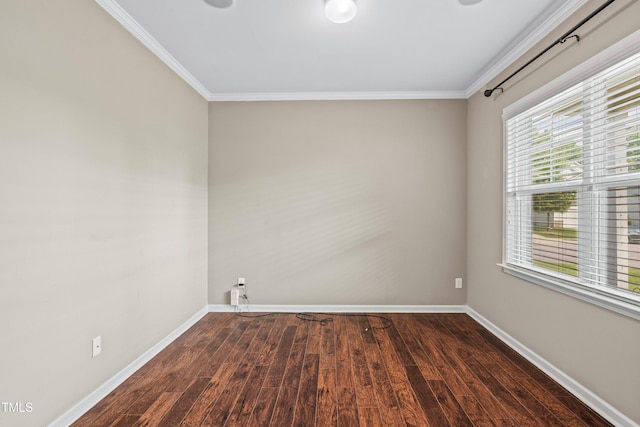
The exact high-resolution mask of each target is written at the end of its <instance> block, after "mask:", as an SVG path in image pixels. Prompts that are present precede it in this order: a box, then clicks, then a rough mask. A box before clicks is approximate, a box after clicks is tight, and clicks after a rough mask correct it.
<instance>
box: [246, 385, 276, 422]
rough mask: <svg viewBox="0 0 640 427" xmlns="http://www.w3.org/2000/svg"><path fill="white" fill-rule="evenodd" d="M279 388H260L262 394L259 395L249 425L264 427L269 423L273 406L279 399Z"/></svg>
mask: <svg viewBox="0 0 640 427" xmlns="http://www.w3.org/2000/svg"><path fill="white" fill-rule="evenodd" d="M279 390H280V389H279V388H278V387H263V388H262V390H260V395H259V396H258V400H257V402H256V406H255V407H254V409H253V413H252V414H251V418H249V423H248V424H247V425H248V426H251V427H264V426H268V425H269V423H270V422H271V415H272V414H273V408H274V407H275V405H276V400H277V399H278V391H279Z"/></svg>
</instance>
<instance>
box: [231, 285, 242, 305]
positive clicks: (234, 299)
mask: <svg viewBox="0 0 640 427" xmlns="http://www.w3.org/2000/svg"><path fill="white" fill-rule="evenodd" d="M231 305H233V306H237V305H240V291H239V290H237V289H231Z"/></svg>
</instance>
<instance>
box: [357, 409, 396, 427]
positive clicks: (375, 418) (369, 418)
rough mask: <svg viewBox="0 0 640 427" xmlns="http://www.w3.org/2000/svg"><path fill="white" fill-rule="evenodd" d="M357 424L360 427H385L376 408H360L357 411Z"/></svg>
mask: <svg viewBox="0 0 640 427" xmlns="http://www.w3.org/2000/svg"><path fill="white" fill-rule="evenodd" d="M358 422H359V425H361V426H362V427H386V426H389V424H386V423H383V422H382V418H380V411H379V410H378V408H360V409H359V410H358Z"/></svg>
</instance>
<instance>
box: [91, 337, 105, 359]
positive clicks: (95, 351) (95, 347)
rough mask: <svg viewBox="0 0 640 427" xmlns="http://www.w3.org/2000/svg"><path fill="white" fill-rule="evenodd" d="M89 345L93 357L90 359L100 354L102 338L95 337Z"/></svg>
mask: <svg viewBox="0 0 640 427" xmlns="http://www.w3.org/2000/svg"><path fill="white" fill-rule="evenodd" d="M91 343H92V345H93V356H92V357H96V356H98V355H99V354H100V353H101V352H102V337H101V336H98V337H95V338H94V339H93V340H92V341H91Z"/></svg>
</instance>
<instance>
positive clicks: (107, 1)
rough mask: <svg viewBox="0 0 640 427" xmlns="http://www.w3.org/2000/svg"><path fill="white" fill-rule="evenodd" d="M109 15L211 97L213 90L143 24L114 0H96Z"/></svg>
mask: <svg viewBox="0 0 640 427" xmlns="http://www.w3.org/2000/svg"><path fill="white" fill-rule="evenodd" d="M95 1H96V3H98V4H99V5H100V6H101V7H102V8H103V9H104V10H105V11H107V13H108V14H109V15H111V16H112V17H113V18H115V20H116V21H118V22H119V23H120V24H121V25H122V26H123V27H124V28H125V29H126V30H127V31H129V32H130V33H131V34H132V35H133V36H134V37H135V38H136V39H138V40H139V41H140V42H141V43H142V44H143V45H145V46H146V47H147V49H149V50H150V51H151V52H153V53H154V54H155V55H156V56H157V57H158V58H160V60H161V61H162V62H164V63H165V64H166V65H167V66H168V67H169V68H171V69H172V70H173V71H174V72H175V73H176V74H177V75H178V76H180V77H181V78H182V79H183V80H184V81H185V82H187V84H189V86H191V87H192V88H193V89H194V90H195V91H196V92H198V93H199V94H200V96H202V97H203V98H204V99H209V97H211V92H209V91H208V90H207V88H206V87H204V85H203V84H202V83H200V81H198V79H196V78H195V77H194V76H193V75H192V74H191V73H190V72H189V71H187V69H186V68H184V67H183V66H182V64H180V63H179V62H178V61H177V60H176V59H175V58H174V57H173V56H172V55H171V54H170V53H169V52H167V50H166V49H165V48H164V47H162V45H161V44H160V43H158V41H157V40H156V39H155V38H153V36H152V35H151V34H149V33H148V32H147V30H145V29H144V28H142V26H141V25H140V24H139V23H138V21H136V20H135V19H133V18H132V17H131V15H129V14H128V13H127V12H126V11H125V10H124V9H123V8H122V7H121V6H120V5H119V4H118V3H116V2H115V1H114V0H95Z"/></svg>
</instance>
